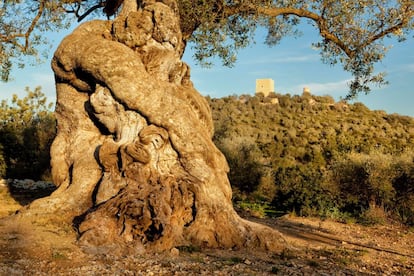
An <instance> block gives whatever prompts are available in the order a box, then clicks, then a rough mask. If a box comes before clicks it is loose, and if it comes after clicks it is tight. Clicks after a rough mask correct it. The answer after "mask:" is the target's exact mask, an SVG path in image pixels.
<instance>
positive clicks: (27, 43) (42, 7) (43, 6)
mask: <svg viewBox="0 0 414 276" xmlns="http://www.w3.org/2000/svg"><path fill="white" fill-rule="evenodd" d="M45 2H46V0H40V1H39V9H38V11H37V14H36V16H35V17H34V18H33V20H32V23H31V24H30V26H29V28H28V29H27V31H26V33H25V34H24V37H25V46H24V49H25V51H26V50H27V49H28V48H29V44H30V42H29V37H30V34H31V33H32V32H33V30H34V28H35V27H36V24H37V22H38V21H39V19H40V17H42V14H43V10H44V8H45Z"/></svg>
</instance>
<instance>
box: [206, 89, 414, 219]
mask: <svg viewBox="0 0 414 276" xmlns="http://www.w3.org/2000/svg"><path fill="white" fill-rule="evenodd" d="M209 102H210V105H211V108H212V112H213V119H214V122H215V128H216V133H215V136H214V141H215V143H216V144H217V146H218V147H219V148H220V149H221V150H222V151H223V152H224V154H225V155H226V157H227V160H228V162H229V165H230V168H231V171H230V174H229V177H230V180H231V183H232V186H233V188H234V189H235V191H236V193H235V195H236V197H235V200H236V201H237V200H244V201H245V200H246V198H247V200H249V201H250V202H258V201H261V202H264V203H265V204H267V206H270V207H272V208H273V209H276V211H281V212H292V211H293V212H296V213H298V214H301V215H319V216H329V217H335V218H339V219H347V218H354V219H361V218H363V217H364V216H365V215H371V214H369V213H367V212H368V211H369V212H371V213H372V212H375V213H376V214H377V215H378V214H379V213H381V212H382V213H383V214H380V215H381V217H383V216H385V217H390V216H388V215H391V216H392V217H393V218H397V219H399V220H402V221H404V222H406V223H409V224H412V223H414V216H413V214H414V213H413V212H414V162H413V160H414V118H411V117H408V116H401V115H397V114H387V113H385V112H384V111H371V110H369V109H368V108H367V107H366V106H364V105H363V104H362V103H354V104H349V103H346V102H335V101H334V100H333V98H332V97H330V96H315V95H311V94H309V93H305V94H303V95H302V96H298V95H294V96H290V95H281V94H271V95H270V96H268V97H263V96H261V95H258V96H248V95H242V96H229V97H226V98H220V99H209ZM402 201H403V202H404V203H401V202H402ZM402 205H403V206H402ZM390 210H395V212H393V213H392V212H391V211H390ZM391 213H392V214H391ZM376 219H382V218H376Z"/></svg>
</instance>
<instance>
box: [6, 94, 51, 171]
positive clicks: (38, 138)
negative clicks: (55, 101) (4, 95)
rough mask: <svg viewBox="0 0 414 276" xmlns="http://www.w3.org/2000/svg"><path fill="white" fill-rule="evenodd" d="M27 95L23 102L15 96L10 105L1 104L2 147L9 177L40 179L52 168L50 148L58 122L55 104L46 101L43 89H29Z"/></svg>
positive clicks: (7, 103)
mask: <svg viewBox="0 0 414 276" xmlns="http://www.w3.org/2000/svg"><path fill="white" fill-rule="evenodd" d="M26 93H27V95H26V97H24V98H23V99H20V98H19V97H18V96H17V95H13V98H12V100H11V103H9V102H7V101H6V100H3V101H2V102H1V104H0V122H1V123H0V145H3V158H4V162H5V164H6V165H7V172H6V176H7V177H11V178H35V179H40V178H41V177H42V175H43V174H44V173H47V171H48V170H49V167H50V165H49V161H50V155H49V149H50V145H51V143H52V140H53V138H54V135H55V131H56V129H55V119H54V117H53V115H52V112H51V107H52V103H48V102H47V98H46V96H45V95H44V94H43V92H42V91H41V87H36V88H35V89H34V91H31V90H30V89H29V88H28V87H26ZM0 153H1V151H0ZM0 163H1V161H0ZM0 167H1V165H0ZM0 174H1V171H0Z"/></svg>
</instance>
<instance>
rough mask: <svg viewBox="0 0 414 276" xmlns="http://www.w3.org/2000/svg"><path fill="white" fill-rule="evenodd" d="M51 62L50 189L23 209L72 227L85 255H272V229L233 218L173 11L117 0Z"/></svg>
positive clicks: (223, 166) (171, 4)
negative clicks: (236, 251) (192, 251)
mask: <svg viewBox="0 0 414 276" xmlns="http://www.w3.org/2000/svg"><path fill="white" fill-rule="evenodd" d="M123 5H124V6H123V10H122V12H121V13H120V14H119V15H118V17H117V18H116V19H115V20H113V21H91V22H87V23H84V24H83V25H81V26H79V27H78V28H77V29H76V30H75V31H73V33H72V34H71V35H69V36H68V37H66V38H65V39H64V40H63V41H62V43H61V45H60V46H59V48H58V49H57V51H56V53H55V56H54V58H53V62H52V67H53V70H54V72H55V77H56V89H57V106H56V117H57V121H58V132H57V137H56V139H55V141H54V143H53V146H52V152H51V155H52V175H53V180H54V182H55V184H56V185H58V186H59V187H58V189H57V191H56V192H54V193H53V194H52V195H51V196H50V197H48V198H45V199H42V200H39V201H36V202H34V203H33V204H32V205H31V206H30V208H28V209H27V210H25V211H23V213H24V212H26V213H28V214H30V213H32V214H33V213H36V212H37V211H36V210H41V209H43V210H45V209H46V210H47V211H49V213H50V214H52V213H53V214H54V215H58V216H60V217H61V218H62V219H63V220H65V221H67V222H68V223H73V224H74V226H75V228H76V229H77V230H78V233H79V240H80V242H81V243H83V244H84V245H90V246H100V245H117V246H120V247H123V246H126V245H128V246H127V247H129V248H131V247H132V248H138V249H143V250H150V251H154V250H155V251H162V250H167V249H170V248H172V247H174V246H179V245H189V244H193V245H198V246H207V247H226V248H241V247H258V248H263V249H268V250H279V249H281V248H282V247H283V246H284V243H283V239H282V238H281V236H280V235H279V233H277V232H276V231H273V230H272V229H270V228H267V227H265V226H261V225H258V224H254V223H251V222H248V221H245V220H243V219H241V218H240V217H239V216H238V215H237V214H236V212H235V211H234V209H233V207H232V203H231V188H230V184H229V181H228V178H227V172H228V165H227V163H226V160H225V158H224V156H223V155H222V153H221V152H220V151H219V150H218V149H217V148H216V147H215V145H214V144H213V142H212V135H213V124H212V118H211V114H210V109H209V107H208V104H207V102H206V101H205V99H204V98H203V97H202V96H201V95H200V94H199V93H198V92H197V91H196V90H195V89H194V87H193V85H192V83H191V81H190V72H189V68H188V66H187V65H186V64H185V63H183V62H182V61H181V56H182V53H183V51H184V43H183V39H182V35H181V32H180V25H179V16H178V9H177V7H176V2H175V1H142V3H140V4H139V5H137V3H136V1H133V0H132V1H124V4H123Z"/></svg>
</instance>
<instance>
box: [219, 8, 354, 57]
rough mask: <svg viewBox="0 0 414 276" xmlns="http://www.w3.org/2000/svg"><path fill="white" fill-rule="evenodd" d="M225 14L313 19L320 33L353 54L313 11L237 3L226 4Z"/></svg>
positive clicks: (350, 54) (348, 53)
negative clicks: (290, 16)
mask: <svg viewBox="0 0 414 276" xmlns="http://www.w3.org/2000/svg"><path fill="white" fill-rule="evenodd" d="M224 10H225V11H224V12H225V16H227V17H228V16H232V15H236V14H240V13H242V14H243V13H244V14H250V15H264V16H268V17H277V16H281V15H293V16H298V17H302V18H308V19H311V20H312V21H314V22H315V23H316V24H317V25H318V28H319V33H320V35H321V36H322V37H323V38H324V39H325V40H328V41H331V42H333V43H334V44H335V45H337V46H338V47H339V48H341V50H342V51H344V53H345V54H346V55H347V56H348V57H350V58H352V57H353V56H354V55H355V51H354V50H352V49H351V48H349V47H348V46H347V45H345V43H344V42H343V41H342V40H341V39H340V38H339V37H338V36H336V35H335V34H333V33H331V32H330V31H329V29H328V27H327V25H326V19H325V18H324V17H323V16H321V15H318V14H316V13H314V12H310V11H308V10H303V9H297V8H291V7H286V8H276V7H257V6H255V5H247V6H246V5H238V6H231V7H230V6H228V7H225V8H224Z"/></svg>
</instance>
